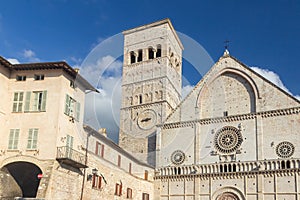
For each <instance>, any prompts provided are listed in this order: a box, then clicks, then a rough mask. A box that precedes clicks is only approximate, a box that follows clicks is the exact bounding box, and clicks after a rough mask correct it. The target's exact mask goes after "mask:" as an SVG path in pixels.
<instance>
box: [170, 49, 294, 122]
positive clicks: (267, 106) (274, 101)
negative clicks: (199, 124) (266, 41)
mask: <svg viewBox="0 0 300 200" xmlns="http://www.w3.org/2000/svg"><path fill="white" fill-rule="evenodd" d="M299 105H300V104H299V101H298V100H297V99H295V98H294V97H293V96H291V95H290V94H288V93H287V92H285V91H283V90H282V89H280V88H278V87H277V86H276V85H274V84H273V83H271V82H270V81H268V80H267V79H265V78H264V77H262V76H261V75H259V74H257V73H256V72H254V71H253V70H251V69H250V68H248V67H247V66H245V65H244V64H242V63H241V62H239V61H238V60H237V59H235V58H233V57H231V56H229V55H225V56H223V57H221V58H220V59H219V61H218V62H217V63H216V64H215V65H214V66H213V67H212V68H211V69H210V71H209V72H208V73H207V74H206V75H205V76H204V77H203V78H202V79H201V81H200V82H199V83H198V84H197V85H196V86H195V88H194V89H193V90H192V91H191V93H190V94H189V95H188V96H187V97H186V98H185V99H184V100H183V101H182V102H181V104H180V105H179V106H178V107H177V109H175V111H174V112H173V113H172V114H171V115H170V116H169V117H168V119H167V121H166V122H167V123H172V122H178V121H190V120H197V119H207V118H218V117H224V116H232V115H242V114H249V113H255V112H265V111H270V110H278V109H285V108H291V107H297V106H299ZM182 108H184V111H183V109H182Z"/></svg>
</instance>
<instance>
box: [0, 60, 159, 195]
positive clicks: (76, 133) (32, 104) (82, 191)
mask: <svg viewBox="0 0 300 200" xmlns="http://www.w3.org/2000/svg"><path fill="white" fill-rule="evenodd" d="M0 83H1V84H0V93H1V100H0V102H1V103H0V124H1V130H0V135H1V141H0V169H1V171H0V199H14V198H15V197H31V198H39V199H99V198H100V199H113V198H116V199H121V198H124V197H126V198H127V197H128V198H129V199H130V198H135V199H142V198H143V199H147V197H148V196H149V195H150V194H151V196H152V194H153V188H154V186H153V168H152V167H150V166H149V165H147V164H145V163H142V162H140V161H139V160H137V159H136V158H134V157H133V156H131V155H130V154H129V153H127V152H126V151H124V150H123V149H121V148H120V147H118V146H117V145H116V144H114V143H113V142H112V141H111V140H110V139H108V138H107V137H106V133H105V130H104V129H101V130H99V131H95V130H93V129H92V128H90V127H89V126H86V125H84V124H83V113H84V100H85V93H87V92H98V91H97V90H96V89H95V88H94V87H93V86H91V85H90V84H89V83H88V82H87V81H86V80H85V79H84V78H82V77H81V76H80V74H79V73H78V70H77V69H73V68H72V67H70V66H69V65H68V64H67V63H65V62H51V63H29V64H16V65H13V64H10V63H9V62H8V61H7V60H5V59H4V58H2V57H0ZM87 147H88V148H87ZM137 183H138V184H137ZM136 184H137V185H136Z"/></svg>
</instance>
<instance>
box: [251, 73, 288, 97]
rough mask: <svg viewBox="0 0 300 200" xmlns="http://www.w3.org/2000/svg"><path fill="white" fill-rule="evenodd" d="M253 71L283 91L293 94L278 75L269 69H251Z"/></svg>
mask: <svg viewBox="0 0 300 200" xmlns="http://www.w3.org/2000/svg"><path fill="white" fill-rule="evenodd" d="M251 69H252V70H253V71H255V72H256V73H258V74H260V75H261V76H263V77H265V78H266V79H268V80H269V81H271V82H272V83H274V84H275V85H277V86H278V87H280V88H281V89H283V90H284V91H286V92H288V93H289V94H291V92H290V91H289V90H288V89H287V87H285V85H284V84H283V83H282V81H281V79H280V77H279V76H278V74H276V73H275V72H272V71H270V70H268V69H262V68H258V67H251Z"/></svg>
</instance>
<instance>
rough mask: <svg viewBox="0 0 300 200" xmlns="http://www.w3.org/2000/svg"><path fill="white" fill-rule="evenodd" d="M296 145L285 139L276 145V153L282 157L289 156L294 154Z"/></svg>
mask: <svg viewBox="0 0 300 200" xmlns="http://www.w3.org/2000/svg"><path fill="white" fill-rule="evenodd" d="M294 151H295V147H294V145H293V144H292V143H290V142H287V141H283V142H280V143H279V144H278V145H277V146H276V154H277V155H278V156H279V157H281V158H289V157H291V156H292V155H293V154H294Z"/></svg>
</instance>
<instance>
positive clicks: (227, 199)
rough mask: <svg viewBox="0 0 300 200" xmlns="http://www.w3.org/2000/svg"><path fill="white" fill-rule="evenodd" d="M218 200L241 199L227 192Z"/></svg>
mask: <svg viewBox="0 0 300 200" xmlns="http://www.w3.org/2000/svg"><path fill="white" fill-rule="evenodd" d="M217 200H239V198H238V197H237V196H236V195H235V194H233V193H231V192H225V193H223V194H221V195H220V196H218V198H217Z"/></svg>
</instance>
